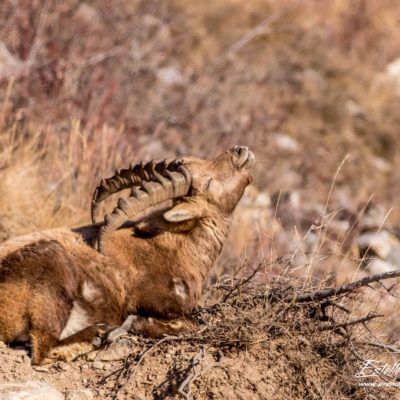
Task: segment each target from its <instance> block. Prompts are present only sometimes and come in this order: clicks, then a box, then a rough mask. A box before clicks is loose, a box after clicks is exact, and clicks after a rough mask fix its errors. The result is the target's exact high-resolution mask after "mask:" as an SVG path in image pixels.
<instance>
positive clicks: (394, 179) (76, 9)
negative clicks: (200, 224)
mask: <svg viewBox="0 0 400 400" xmlns="http://www.w3.org/2000/svg"><path fill="white" fill-rule="evenodd" d="M399 35H400V3H399V2H398V1H396V0H380V1H374V0H352V1H342V0H330V1H323V0H307V1H305V0H303V1H302V0H294V1H293V0H279V1H278V0H248V1H242V0H212V1H211V0H203V1H184V0H114V1H112V2H110V1H105V0H92V1H81V0H79V1H78V0H65V1H57V0H47V1H45V0H2V2H1V6H0V193H1V200H0V240H5V239H7V238H9V237H13V236H16V235H19V234H23V233H27V232H31V231H33V230H37V229H45V228H53V227H59V226H72V225H78V224H85V223H89V205H90V200H91V195H92V193H93V191H94V188H95V187H96V185H97V184H98V182H99V180H100V178H101V177H106V176H109V175H112V174H113V172H114V170H115V169H116V168H119V167H126V166H128V165H129V164H130V163H131V162H138V161H140V160H142V159H145V160H147V159H152V158H156V159H157V158H165V157H170V156H180V155H186V154H187V155H196V156H199V157H210V156H213V155H216V154H217V153H219V152H221V151H223V150H225V149H227V148H229V147H232V146H234V145H236V144H241V145H247V146H249V147H250V148H251V149H252V150H253V151H254V152H255V154H256V157H257V163H256V166H255V172H254V177H255V180H254V184H253V185H252V187H251V188H249V190H248V192H247V193H246V196H245V198H244V199H243V201H242V203H241V205H240V206H239V208H238V209H237V212H236V215H235V219H234V224H233V229H232V233H231V238H230V241H229V244H228V245H227V247H226V248H225V251H224V253H223V255H222V257H221V259H220V261H219V267H218V268H217V270H216V274H217V275H218V274H219V275H220V274H222V273H224V272H229V271H230V270H231V269H232V268H234V266H235V265H239V264H240V263H242V264H243V263H247V264H248V265H252V264H254V263H257V262H258V261H259V260H261V259H263V260H268V261H269V264H268V265H269V268H270V271H269V272H272V273H287V272H288V271H289V270H290V271H291V272H293V273H294V272H295V271H297V273H299V274H310V273H311V275H313V276H315V277H317V278H318V277H319V278H320V279H338V280H344V279H347V278H348V277H349V276H351V277H355V276H356V275H360V274H361V275H362V274H366V273H371V272H383V271H386V270H389V269H393V268H394V267H395V266H396V265H400V241H399V233H400V229H399V228H398V224H399V217H400V210H399V205H398V202H397V196H398V194H399V192H400V191H399V189H400V156H399V154H398V151H397V149H398V148H399V142H400V134H399V127H400V113H399V110H400V41H399ZM277 258H279V260H282V259H283V260H286V263H285V265H286V266H285V268H283V267H282V263H281V262H279V263H276V262H275V260H276V259H277ZM393 293H394V291H393ZM391 301H395V299H393V300H391ZM393 304H394V303H390V307H393ZM392 328H393V326H392ZM393 329H394V328H393ZM399 332H400V331H399ZM394 334H396V332H394Z"/></svg>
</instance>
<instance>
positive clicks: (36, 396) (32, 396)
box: [0, 381, 64, 400]
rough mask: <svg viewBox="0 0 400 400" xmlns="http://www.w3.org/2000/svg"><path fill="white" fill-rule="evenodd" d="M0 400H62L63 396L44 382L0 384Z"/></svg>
mask: <svg viewBox="0 0 400 400" xmlns="http://www.w3.org/2000/svg"><path fill="white" fill-rule="evenodd" d="M0 400H64V396H63V395H62V393H60V392H59V391H58V390H57V389H55V388H54V387H53V386H50V385H49V384H48V383H46V382H39V381H28V382H21V383H14V382H8V383H0Z"/></svg>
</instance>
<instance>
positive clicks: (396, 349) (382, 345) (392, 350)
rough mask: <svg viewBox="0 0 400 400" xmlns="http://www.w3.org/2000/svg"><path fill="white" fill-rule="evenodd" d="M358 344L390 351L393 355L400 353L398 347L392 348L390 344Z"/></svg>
mask: <svg viewBox="0 0 400 400" xmlns="http://www.w3.org/2000/svg"><path fill="white" fill-rule="evenodd" d="M357 343H358V344H363V345H367V346H372V347H378V348H380V349H384V350H388V351H390V352H391V353H400V348H399V347H397V346H392V345H390V344H385V343H377V342H357Z"/></svg>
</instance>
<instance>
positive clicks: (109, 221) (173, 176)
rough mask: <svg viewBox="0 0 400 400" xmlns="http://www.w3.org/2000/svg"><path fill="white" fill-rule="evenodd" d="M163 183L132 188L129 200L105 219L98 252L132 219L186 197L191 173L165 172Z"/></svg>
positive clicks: (143, 182)
mask: <svg viewBox="0 0 400 400" xmlns="http://www.w3.org/2000/svg"><path fill="white" fill-rule="evenodd" d="M165 173H166V177H165V178H164V177H163V179H164V180H163V183H164V184H162V183H161V182H157V181H144V180H143V181H142V182H141V187H140V188H138V187H132V189H131V194H130V196H129V197H128V198H127V199H120V200H119V201H118V205H117V207H115V208H114V210H113V211H112V213H111V214H106V215H105V217H104V225H103V226H102V227H101V228H100V232H99V237H98V250H99V251H100V252H101V253H104V243H105V241H106V239H107V238H108V237H109V236H110V235H112V233H113V232H114V231H115V230H116V229H118V228H119V227H121V226H122V225H123V224H124V223H125V222H126V221H128V220H129V219H130V218H133V217H135V216H136V215H138V214H139V213H141V212H143V211H145V210H146V209H148V208H150V207H153V206H155V205H157V204H160V203H162V202H164V201H166V200H169V199H173V198H178V197H182V196H185V195H186V194H187V193H188V192H189V189H190V185H191V179H190V174H189V171H187V170H186V168H184V167H183V166H182V169H181V170H180V171H179V172H170V171H168V170H165Z"/></svg>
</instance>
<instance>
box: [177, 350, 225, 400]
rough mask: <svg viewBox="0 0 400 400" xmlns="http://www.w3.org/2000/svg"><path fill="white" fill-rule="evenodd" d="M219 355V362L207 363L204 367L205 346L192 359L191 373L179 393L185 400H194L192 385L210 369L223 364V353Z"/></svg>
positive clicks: (183, 382)
mask: <svg viewBox="0 0 400 400" xmlns="http://www.w3.org/2000/svg"><path fill="white" fill-rule="evenodd" d="M218 355H219V359H218V361H215V362H214V363H212V364H209V363H206V365H205V366H204V367H203V362H204V361H205V358H206V350H205V348H204V346H202V347H201V348H200V350H199V351H198V353H197V354H196V355H195V356H194V357H193V358H192V359H191V361H190V366H189V373H188V374H187V376H186V378H185V379H184V380H183V381H182V383H181V385H180V386H179V389H178V393H179V394H180V395H181V396H182V397H183V398H184V399H185V400H191V399H192V384H193V382H194V381H195V380H196V379H197V378H198V377H199V376H200V375H201V373H202V372H205V371H206V370H208V369H210V368H214V367H217V366H219V365H221V364H222V360H223V355H222V352H221V351H219V353H218Z"/></svg>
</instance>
